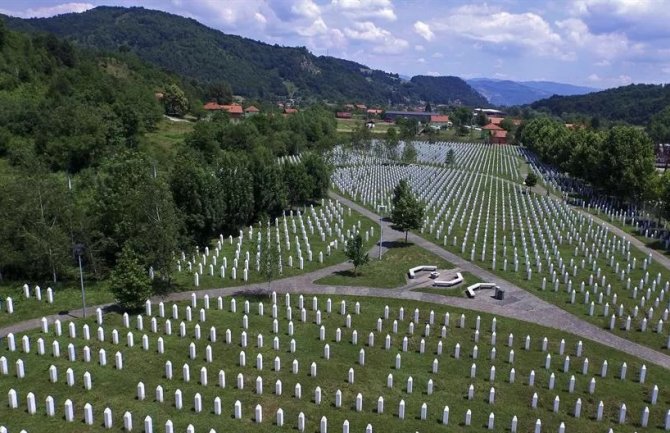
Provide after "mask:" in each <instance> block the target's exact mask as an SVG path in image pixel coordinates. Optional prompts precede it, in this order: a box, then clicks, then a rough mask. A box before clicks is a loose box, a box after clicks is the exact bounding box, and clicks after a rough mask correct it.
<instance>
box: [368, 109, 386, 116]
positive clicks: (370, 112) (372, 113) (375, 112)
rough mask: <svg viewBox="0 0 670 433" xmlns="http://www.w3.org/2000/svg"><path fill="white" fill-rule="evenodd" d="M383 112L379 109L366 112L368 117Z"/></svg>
mask: <svg viewBox="0 0 670 433" xmlns="http://www.w3.org/2000/svg"><path fill="white" fill-rule="evenodd" d="M383 112H384V110H382V109H381V108H368V110H367V111H366V113H367V114H368V116H379V115H380V114H382V113H383Z"/></svg>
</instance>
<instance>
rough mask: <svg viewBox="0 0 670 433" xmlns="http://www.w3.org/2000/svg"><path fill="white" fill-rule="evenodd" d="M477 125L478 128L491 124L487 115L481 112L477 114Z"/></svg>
mask: <svg viewBox="0 0 670 433" xmlns="http://www.w3.org/2000/svg"><path fill="white" fill-rule="evenodd" d="M475 123H476V124H477V126H486V125H488V123H489V118H488V116H487V115H486V113H484V112H483V111H480V112H478V113H477V116H476V117H475Z"/></svg>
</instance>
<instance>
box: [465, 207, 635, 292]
mask: <svg viewBox="0 0 670 433" xmlns="http://www.w3.org/2000/svg"><path fill="white" fill-rule="evenodd" d="M515 197H516V195H515ZM543 199H544V198H543ZM458 202H459V203H460V202H467V201H463V200H461V201H458ZM540 203H541V202H540ZM549 203H553V202H551V201H550V202H549ZM545 204H546V203H545ZM540 229H542V228H541V227H540ZM531 233H532V232H531ZM540 233H541V232H540ZM621 244H623V243H621ZM646 261H647V259H645V262H646ZM530 275H531V274H530V271H529V272H528V276H530ZM555 281H556V280H555Z"/></svg>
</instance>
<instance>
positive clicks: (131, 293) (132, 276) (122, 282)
mask: <svg viewBox="0 0 670 433" xmlns="http://www.w3.org/2000/svg"><path fill="white" fill-rule="evenodd" d="M109 288H110V290H111V291H112V293H113V294H114V297H115V298H116V301H117V302H118V304H119V306H120V307H121V308H122V309H124V310H131V311H132V310H137V309H140V308H142V306H143V305H144V303H145V302H146V300H147V299H149V298H150V297H151V295H152V288H151V280H150V279H149V276H148V275H147V271H146V270H145V269H144V268H143V267H142V265H141V263H140V261H139V259H138V255H137V254H136V253H135V252H134V251H133V250H132V249H131V248H130V247H129V246H128V245H124V247H123V249H122V250H121V254H120V256H119V259H118V260H117V262H116V266H114V269H113V270H112V272H111V274H110V277H109Z"/></svg>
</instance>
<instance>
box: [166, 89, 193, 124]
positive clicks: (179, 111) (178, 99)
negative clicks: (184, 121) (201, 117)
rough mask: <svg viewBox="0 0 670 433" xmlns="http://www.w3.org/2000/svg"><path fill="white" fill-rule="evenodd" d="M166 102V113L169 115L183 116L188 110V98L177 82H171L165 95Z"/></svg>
mask: <svg viewBox="0 0 670 433" xmlns="http://www.w3.org/2000/svg"><path fill="white" fill-rule="evenodd" d="M163 102H164V103H165V114H167V115H169V116H177V117H182V116H183V115H184V114H186V112H187V111H188V99H187V98H186V94H185V93H184V91H183V90H181V89H180V88H179V86H177V85H176V84H170V85H169V86H168V87H167V88H166V89H165V93H164V96H163Z"/></svg>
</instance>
